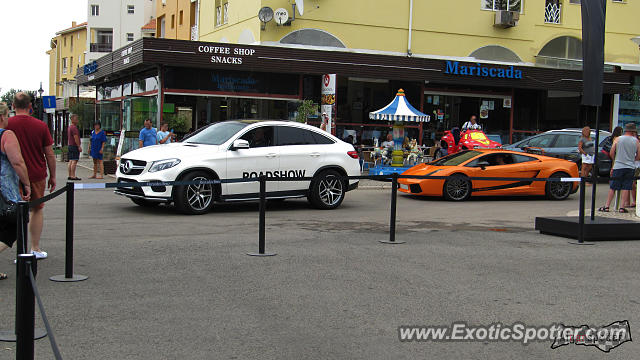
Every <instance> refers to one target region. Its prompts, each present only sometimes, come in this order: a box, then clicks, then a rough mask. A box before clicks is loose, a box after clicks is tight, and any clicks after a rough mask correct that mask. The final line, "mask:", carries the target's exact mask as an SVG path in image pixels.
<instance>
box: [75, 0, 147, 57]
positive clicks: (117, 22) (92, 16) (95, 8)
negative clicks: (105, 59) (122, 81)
mask: <svg viewBox="0 0 640 360" xmlns="http://www.w3.org/2000/svg"><path fill="white" fill-rule="evenodd" d="M155 3H156V0H88V1H87V27H88V34H87V54H86V56H85V62H86V63H89V62H92V61H94V60H96V59H98V58H100V57H102V56H104V55H105V54H107V53H110V52H112V51H113V50H115V49H118V48H120V47H122V46H125V45H127V44H128V43H131V42H133V41H135V40H137V39H139V38H140V37H142V30H141V29H142V27H143V26H144V25H145V24H147V23H148V22H149V21H150V20H151V19H152V18H154V16H155V8H156V6H155Z"/></svg>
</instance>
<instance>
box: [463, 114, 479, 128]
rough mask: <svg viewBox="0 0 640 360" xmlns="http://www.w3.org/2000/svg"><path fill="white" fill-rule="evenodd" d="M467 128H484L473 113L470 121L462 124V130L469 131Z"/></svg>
mask: <svg viewBox="0 0 640 360" xmlns="http://www.w3.org/2000/svg"><path fill="white" fill-rule="evenodd" d="M467 130H482V126H481V125H480V124H478V121H477V120H476V116H475V115H471V118H469V121H467V122H466V123H464V124H463V125H462V131H467Z"/></svg>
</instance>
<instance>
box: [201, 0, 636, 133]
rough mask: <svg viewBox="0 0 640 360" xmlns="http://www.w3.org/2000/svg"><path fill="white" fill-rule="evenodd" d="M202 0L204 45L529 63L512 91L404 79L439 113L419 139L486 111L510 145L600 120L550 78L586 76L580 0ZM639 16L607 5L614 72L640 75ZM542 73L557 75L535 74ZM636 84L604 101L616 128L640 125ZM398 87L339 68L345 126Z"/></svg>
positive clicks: (628, 4) (609, 62)
mask: <svg viewBox="0 0 640 360" xmlns="http://www.w3.org/2000/svg"><path fill="white" fill-rule="evenodd" d="M199 6H200V8H199V40H200V41H209V42H220V43H231V44H254V45H266V46H284V47H289V48H291V47H293V48H307V49H309V48H311V49H325V50H327V51H329V52H333V51H338V52H344V51H347V52H353V53H358V54H387V55H395V56H398V58H399V59H400V58H403V57H404V58H407V57H411V58H423V59H438V60H440V61H441V62H442V65H440V66H442V68H441V69H442V70H439V69H437V70H436V71H443V72H445V73H446V72H447V69H448V67H447V66H449V65H451V66H453V65H454V64H453V63H451V64H449V62H452V61H457V62H460V64H463V63H464V64H465V66H471V69H473V68H475V69H480V66H481V65H480V64H483V65H482V66H494V65H495V66H509V65H511V66H517V67H522V71H523V72H524V73H525V78H526V79H530V80H531V79H533V81H534V82H535V84H524V82H518V81H515V82H513V83H512V84H510V85H508V86H504V85H503V84H500V83H499V82H496V81H495V79H491V78H485V80H483V81H481V80H478V81H476V82H475V83H473V82H471V83H470V82H467V81H466V80H464V79H463V78H462V77H458V79H459V82H456V80H455V79H454V78H450V79H453V81H449V82H445V81H442V79H439V80H438V79H435V81H434V79H432V77H430V76H426V77H424V78H417V79H415V83H409V84H405V85H403V86H405V87H409V88H410V89H409V91H408V96H410V97H411V98H412V99H411V100H412V101H413V102H414V103H415V105H416V107H419V108H420V109H421V110H422V111H424V112H425V113H427V114H429V115H431V116H432V118H435V119H437V120H440V121H439V123H437V124H434V123H433V122H432V123H430V124H428V125H426V126H425V129H429V131H428V132H429V133H424V134H422V132H423V130H424V129H423V128H420V130H419V131H418V132H419V133H418V134H417V135H416V136H417V137H419V138H421V137H422V136H423V135H424V136H425V137H431V138H434V137H437V136H438V135H434V134H440V133H441V132H442V131H443V130H446V129H447V128H451V127H455V126H460V125H461V124H462V122H464V121H466V120H467V119H468V118H469V117H470V116H471V115H474V114H475V115H478V114H485V116H484V118H482V119H481V121H482V122H485V123H487V125H488V127H493V129H492V130H493V131H494V132H495V133H497V134H499V135H500V136H501V137H502V139H503V141H509V142H512V141H515V140H517V139H519V138H523V137H526V136H529V135H531V134H532V133H536V132H540V131H544V130H548V129H553V128H559V127H576V126H580V125H582V124H587V123H590V121H592V120H585V119H586V116H587V115H586V114H585V111H584V109H582V108H581V107H580V101H581V91H580V90H579V88H572V89H569V88H567V87H564V88H562V87H561V86H556V85H554V82H553V79H554V78H566V76H567V75H568V74H569V73H567V72H566V71H575V72H576V74H575V76H576V77H580V74H578V71H580V70H581V69H582V40H581V38H582V16H581V4H580V0H455V1H418V0H400V1H393V2H389V1H372V0H353V1H341V0H201V1H199ZM261 9H264V10H263V12H264V14H263V15H262V19H261V18H260V16H259V12H260V11H261ZM636 14H640V3H638V2H634V1H616V0H607V11H606V17H607V19H606V20H607V24H606V31H605V63H606V67H605V71H607V72H610V73H613V72H620V71H623V72H624V71H628V72H633V71H640V66H639V65H638V62H639V57H640V51H639V48H638V44H639V43H640V37H638V35H640V23H639V22H637V21H636V20H635V15H636ZM287 18H288V19H287ZM328 56H331V55H329V54H328ZM451 69H453V67H452V68H451ZM536 69H557V70H558V72H557V74H549V75H544V76H542V77H540V76H537V77H536V76H527V75H526V74H533V73H535V72H536V71H537V70H536ZM478 72H479V70H478ZM478 75H479V73H478ZM631 78H632V79H634V77H633V76H631ZM635 79H636V81H630V82H629V84H630V87H629V88H630V89H631V88H633V90H632V91H630V94H623V95H622V97H620V96H621V95H620V94H613V93H610V94H608V95H605V96H604V97H603V107H602V109H601V111H602V113H601V118H605V119H606V120H608V121H609V126H610V127H613V126H615V125H616V124H618V123H624V122H625V121H626V122H629V121H635V122H637V123H638V124H640V111H638V110H634V109H635V108H637V107H638V106H637V105H638V104H637V103H636V102H637V100H638V96H637V94H638V93H640V78H635ZM394 83H395V84H401V83H398V82H394V79H393V78H386V79H385V78H383V77H381V78H379V79H371V78H368V79H367V78H355V77H353V76H351V77H349V76H347V77H345V76H342V77H341V76H340V74H338V81H337V87H338V89H339V90H338V98H339V99H340V101H339V102H338V109H337V112H338V120H337V121H338V125H340V123H342V124H344V130H352V131H353V130H354V129H356V128H357V127H359V126H360V125H359V124H361V123H362V124H364V125H363V126H364V127H366V126H370V125H371V124H367V122H368V121H367V111H368V110H371V109H366V107H367V104H376V106H378V104H380V99H379V97H380V96H381V95H380V94H381V93H383V92H384V91H386V92H388V93H393V92H394V91H395V90H394V89H392V87H393V86H398V85H389V84H394ZM383 84H387V85H383ZM577 84H578V85H579V86H581V83H577ZM533 89H536V90H533ZM580 89H581V88H580ZM609 91H610V90H609ZM617 91H619V90H617ZM345 92H346V94H345ZM421 93H422V95H421V96H418V94H421ZM388 96H391V95H388ZM511 104H517V106H516V105H514V106H512V105H511ZM418 105H419V106H418ZM372 106H373V105H372ZM488 109H490V110H488ZM487 113H488V114H489V115H488V116H486V114H487ZM619 119H622V120H620V121H618V120H619ZM340 131H341V130H340V127H339V128H338V133H340Z"/></svg>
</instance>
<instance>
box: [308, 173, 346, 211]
mask: <svg viewBox="0 0 640 360" xmlns="http://www.w3.org/2000/svg"><path fill="white" fill-rule="evenodd" d="M346 192H347V187H346V184H345V181H343V180H342V179H340V174H339V173H338V172H337V171H335V170H325V171H323V172H321V173H319V174H318V175H316V176H315V177H314V178H313V180H312V181H311V187H310V189H309V195H308V196H307V199H308V200H309V202H310V203H311V205H313V206H314V207H315V208H317V209H321V210H331V209H335V208H337V207H338V206H340V204H342V201H343V200H344V195H345V193H346Z"/></svg>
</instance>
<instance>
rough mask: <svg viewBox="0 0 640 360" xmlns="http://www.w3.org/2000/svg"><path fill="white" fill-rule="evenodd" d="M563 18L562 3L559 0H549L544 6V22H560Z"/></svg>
mask: <svg viewBox="0 0 640 360" xmlns="http://www.w3.org/2000/svg"><path fill="white" fill-rule="evenodd" d="M560 19H562V4H560V2H558V1H554V0H547V5H546V6H545V8H544V22H545V23H548V24H560Z"/></svg>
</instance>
